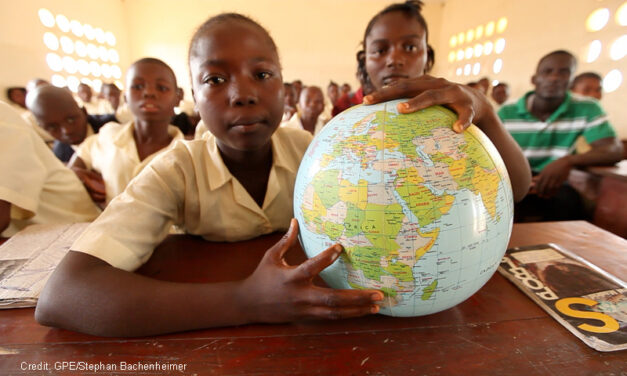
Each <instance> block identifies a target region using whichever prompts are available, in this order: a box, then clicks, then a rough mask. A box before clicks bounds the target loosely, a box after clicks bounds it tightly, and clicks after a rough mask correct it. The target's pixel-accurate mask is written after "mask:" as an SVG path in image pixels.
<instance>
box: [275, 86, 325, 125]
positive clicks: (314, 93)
mask: <svg viewBox="0 0 627 376" xmlns="http://www.w3.org/2000/svg"><path fill="white" fill-rule="evenodd" d="M323 110H324V94H322V90H321V89H320V88H319V87H318V86H307V87H306V88H304V89H303V91H301V92H300V100H299V101H298V112H296V113H295V114H294V115H293V116H292V117H291V118H290V119H289V120H288V121H286V122H283V123H281V126H282V127H290V128H298V129H304V130H306V131H307V132H309V133H311V134H313V135H316V134H318V132H320V130H322V127H324V124H325V123H324V120H323V119H322V117H321V116H320V115H321V114H322V111H323Z"/></svg>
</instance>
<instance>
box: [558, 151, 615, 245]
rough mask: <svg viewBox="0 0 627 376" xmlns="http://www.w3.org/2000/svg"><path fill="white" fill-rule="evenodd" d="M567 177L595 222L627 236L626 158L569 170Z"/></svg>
mask: <svg viewBox="0 0 627 376" xmlns="http://www.w3.org/2000/svg"><path fill="white" fill-rule="evenodd" d="M568 181H569V183H570V184H571V185H572V186H573V187H574V188H575V189H576V190H577V191H578V192H579V193H580V194H581V195H582V196H583V197H584V199H585V200H586V201H587V202H588V203H589V208H588V211H589V212H590V215H591V217H592V222H593V223H594V224H595V225H597V226H599V227H601V228H604V229H606V230H608V231H610V232H613V233H614V234H616V235H619V236H622V237H623V238H626V239H627V210H626V209H625V208H627V160H623V161H621V162H619V163H617V164H616V165H614V166H593V167H588V168H586V169H584V170H573V171H571V174H570V176H569V179H568Z"/></svg>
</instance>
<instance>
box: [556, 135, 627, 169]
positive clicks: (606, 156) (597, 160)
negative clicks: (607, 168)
mask: <svg viewBox="0 0 627 376" xmlns="http://www.w3.org/2000/svg"><path fill="white" fill-rule="evenodd" d="M565 158H568V162H569V163H570V164H571V165H572V166H574V167H584V166H595V165H612V164H614V163H616V162H619V161H620V160H621V159H623V147H622V145H621V144H620V143H619V142H618V141H617V140H613V141H611V142H607V143H606V144H605V145H600V146H594V145H593V147H592V149H590V150H589V151H587V152H586V153H583V154H573V155H569V156H567V157H565Z"/></svg>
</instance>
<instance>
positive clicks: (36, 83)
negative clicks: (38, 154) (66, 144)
mask: <svg viewBox="0 0 627 376" xmlns="http://www.w3.org/2000/svg"><path fill="white" fill-rule="evenodd" d="M45 85H50V83H49V82H48V81H46V80H44V79H43V78H33V79H32V80H30V81H28V82H27V83H26V95H27V96H28V93H29V92H31V91H33V90H35V89H36V88H38V87H40V86H45ZM20 115H21V116H22V119H24V120H25V121H26V123H28V125H30V126H31V127H32V128H33V129H34V130H35V133H37V134H38V135H39V137H41V139H42V140H44V142H45V143H46V145H48V146H49V147H51V148H52V145H53V144H54V137H52V135H50V133H48V132H46V131H45V130H44V129H43V128H41V127H40V126H38V125H37V119H35V116H34V115H33V114H32V113H31V112H30V111H28V110H27V111H24V112H22V113H21V114H20Z"/></svg>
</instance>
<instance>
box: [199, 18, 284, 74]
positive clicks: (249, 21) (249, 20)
mask: <svg viewBox="0 0 627 376" xmlns="http://www.w3.org/2000/svg"><path fill="white" fill-rule="evenodd" d="M229 21H239V22H244V23H247V24H249V25H252V26H254V27H256V28H257V29H259V30H260V31H261V32H262V33H263V34H265V35H266V37H267V38H268V41H269V42H270V46H271V47H272V49H273V50H274V52H276V53H277V56H278V49H277V47H276V44H274V40H273V39H272V37H271V36H270V33H269V32H268V30H266V29H265V28H264V27H263V26H261V25H260V24H259V23H258V22H257V21H255V20H253V19H252V18H250V17H247V16H244V15H243V14H239V13H221V14H218V15H216V16H213V17H211V18H209V19H208V20H207V21H205V22H203V24H202V25H200V26H199V27H198V29H196V32H194V35H193V36H192V40H191V42H190V43H189V53H188V56H187V57H188V62H189V60H190V59H191V58H192V57H193V56H194V53H195V52H194V51H195V49H196V44H197V43H198V39H199V38H200V37H201V36H202V35H204V34H205V33H206V32H207V30H208V29H210V28H211V27H212V26H214V25H217V24H220V23H223V22H229Z"/></svg>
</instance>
